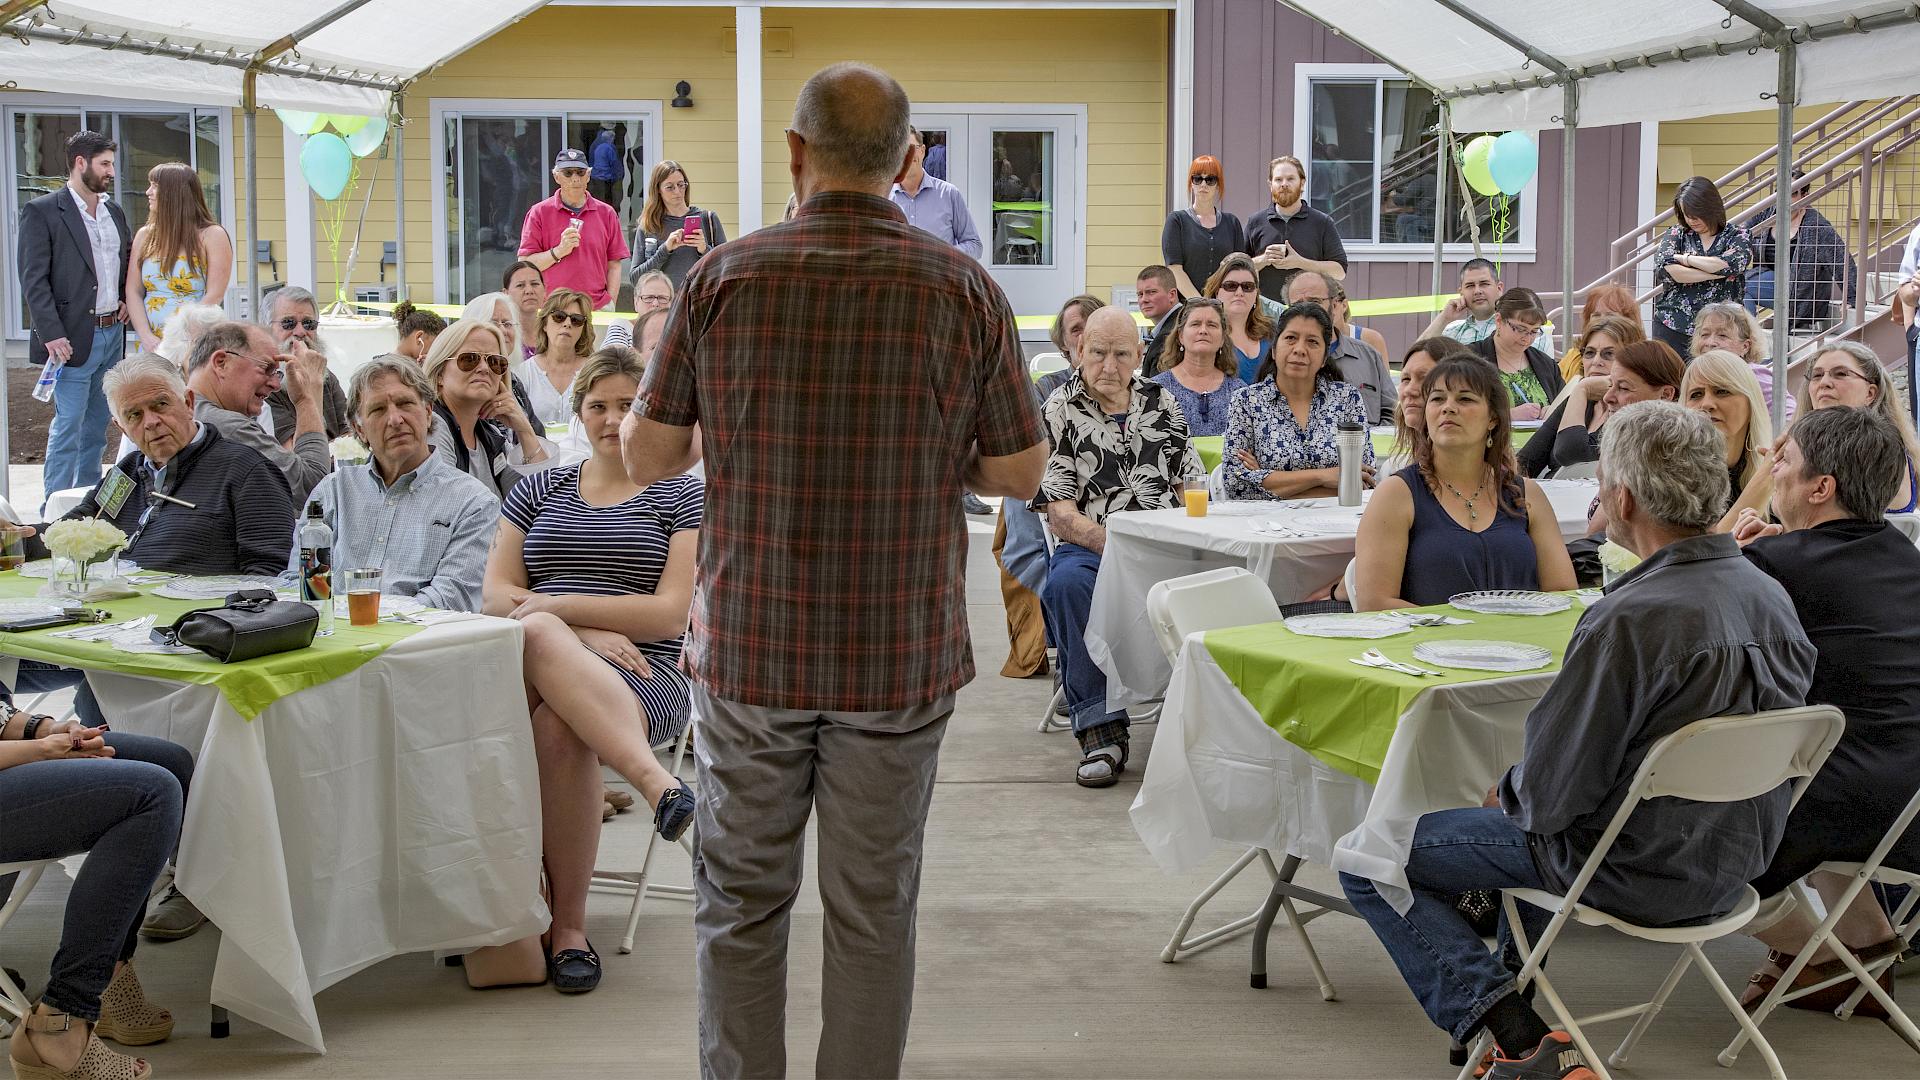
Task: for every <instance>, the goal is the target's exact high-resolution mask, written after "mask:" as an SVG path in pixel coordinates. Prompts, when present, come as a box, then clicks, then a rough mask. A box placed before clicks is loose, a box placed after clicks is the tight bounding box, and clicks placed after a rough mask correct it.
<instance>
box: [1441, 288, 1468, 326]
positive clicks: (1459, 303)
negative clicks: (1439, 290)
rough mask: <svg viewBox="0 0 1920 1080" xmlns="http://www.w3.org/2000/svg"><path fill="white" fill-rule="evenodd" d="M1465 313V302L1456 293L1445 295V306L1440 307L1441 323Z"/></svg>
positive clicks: (1461, 316) (1462, 315)
mask: <svg viewBox="0 0 1920 1080" xmlns="http://www.w3.org/2000/svg"><path fill="white" fill-rule="evenodd" d="M1466 314H1467V302H1466V300H1464V299H1462V298H1461V296H1460V294H1458V293H1455V294H1454V295H1452V296H1449V297H1447V306H1446V307H1443V308H1441V309H1440V318H1441V319H1442V320H1443V323H1450V322H1452V321H1454V320H1455V319H1459V318H1463V317H1465V316H1466Z"/></svg>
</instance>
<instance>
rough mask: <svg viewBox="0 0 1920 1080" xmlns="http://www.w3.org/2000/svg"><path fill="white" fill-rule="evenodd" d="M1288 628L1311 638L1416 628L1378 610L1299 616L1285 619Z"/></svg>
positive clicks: (1386, 634) (1383, 633)
mask: <svg viewBox="0 0 1920 1080" xmlns="http://www.w3.org/2000/svg"><path fill="white" fill-rule="evenodd" d="M1284 625H1285V626H1286V628H1287V629H1289V630H1291V631H1293V632H1294V633H1296V634H1304V635H1306V636H1307V637H1332V638H1383V637H1392V636H1394V635H1395V634H1404V633H1406V632H1407V631H1409V630H1411V629H1413V627H1412V625H1410V624H1409V623H1408V622H1407V621H1406V620H1405V619H1396V618H1394V617H1393V616H1391V615H1386V614H1383V613H1381V612H1378V611H1356V612H1353V613H1351V614H1348V613H1345V612H1338V611H1328V612H1322V613H1320V614H1317V615H1295V616H1294V617H1293V618H1291V619H1287V620H1285V622H1284Z"/></svg>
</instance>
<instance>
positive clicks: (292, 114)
mask: <svg viewBox="0 0 1920 1080" xmlns="http://www.w3.org/2000/svg"><path fill="white" fill-rule="evenodd" d="M273 111H274V114H275V115H276V116H278V117H280V122H281V123H283V124H285V125H287V129H288V130H290V131H292V132H293V133H294V134H296V135H311V134H313V133H314V132H316V131H319V130H320V129H321V128H324V127H326V126H327V118H326V117H324V116H321V115H320V114H319V113H311V112H301V111H300V110H298V109H275V110H273Z"/></svg>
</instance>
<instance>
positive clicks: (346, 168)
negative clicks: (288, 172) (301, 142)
mask: <svg viewBox="0 0 1920 1080" xmlns="http://www.w3.org/2000/svg"><path fill="white" fill-rule="evenodd" d="M352 174H353V151H351V150H348V149H347V143H346V140H344V139H342V138H341V137H340V136H338V135H335V134H334V133H333V132H331V131H323V132H321V133H320V134H318V135H309V136H307V144H306V145H305V146H302V147H301V148H300V175H301V176H304V177H306V178H307V186H308V187H310V188H312V189H313V193H314V194H315V195H318V196H320V197H321V198H323V199H337V198H339V197H340V193H341V192H343V191H345V190H347V179H348V177H349V176H351V175H352Z"/></svg>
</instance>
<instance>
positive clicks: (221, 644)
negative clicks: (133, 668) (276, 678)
mask: <svg viewBox="0 0 1920 1080" xmlns="http://www.w3.org/2000/svg"><path fill="white" fill-rule="evenodd" d="M319 629H320V613H319V612H318V611H315V610H314V609H313V605H311V604H303V603H300V602H298V601H294V600H279V599H276V598H275V597H274V595H273V593H272V592H270V591H269V590H266V589H248V590H246V591H244V592H237V593H228V594H227V606H225V607H217V608H202V609H201V610H199V611H189V612H187V613H186V614H185V615H182V616H180V617H179V618H178V619H175V620H174V621H173V625H172V626H169V627H167V628H165V629H163V630H155V631H153V638H154V640H156V641H161V642H164V643H165V644H168V645H188V646H191V647H193V648H195V649H199V650H200V651H201V652H203V653H206V654H207V655H208V656H211V657H213V658H214V659H215V660H218V661H220V662H221V663H223V664H237V663H239V662H240V661H242V660H252V659H253V658H255V657H258V656H271V655H272V654H274V653H283V652H292V651H293V650H295V649H304V648H306V647H307V646H309V645H311V644H313V635H314V633H315V632H316V631H318V630H319Z"/></svg>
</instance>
